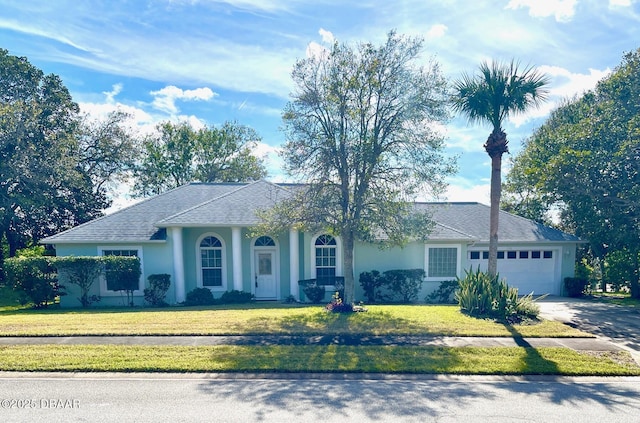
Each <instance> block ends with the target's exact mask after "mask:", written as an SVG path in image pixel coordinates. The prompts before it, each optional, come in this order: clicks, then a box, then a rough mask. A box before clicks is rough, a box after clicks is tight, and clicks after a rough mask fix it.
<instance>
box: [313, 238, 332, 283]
mask: <svg viewBox="0 0 640 423" xmlns="http://www.w3.org/2000/svg"><path fill="white" fill-rule="evenodd" d="M314 244H315V259H316V263H315V265H316V266H315V267H316V278H318V279H321V278H328V277H334V276H336V267H337V260H336V257H337V250H338V248H337V242H336V239H335V238H334V237H333V236H331V235H328V234H323V235H320V236H319V237H318V238H316V241H315V243H314Z"/></svg>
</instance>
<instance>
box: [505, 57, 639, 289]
mask: <svg viewBox="0 0 640 423" xmlns="http://www.w3.org/2000/svg"><path fill="white" fill-rule="evenodd" d="M505 192H506V195H505V201H504V202H503V208H505V209H507V210H509V211H512V212H515V213H517V214H520V215H523V216H525V217H528V218H531V219H534V220H537V221H541V222H545V223H548V222H550V220H551V219H550V212H552V211H553V212H555V213H556V214H557V215H558V216H559V222H560V228H561V229H564V230H565V231H567V232H570V233H573V234H576V235H578V236H580V237H583V238H584V239H585V240H587V241H588V242H589V243H588V246H589V248H588V251H586V253H585V256H584V260H583V264H584V265H585V267H586V268H587V269H588V270H590V272H584V271H581V272H580V273H582V274H585V273H586V274H589V273H590V274H591V277H593V278H596V279H597V280H598V282H600V283H601V284H602V287H603V288H604V289H606V288H607V285H611V286H612V287H613V288H619V287H626V288H628V289H630V291H631V294H632V296H633V297H635V298H640V283H639V279H640V50H636V51H634V52H630V53H628V54H626V55H625V56H624V58H623V61H622V63H621V64H620V65H619V66H618V67H616V68H615V69H614V71H613V72H612V73H611V74H610V75H609V76H608V77H606V78H604V79H603V80H601V81H600V82H599V83H598V84H597V86H596V88H595V89H593V90H591V91H589V92H587V93H585V94H584V95H583V96H581V97H576V98H573V99H568V100H566V101H565V102H564V103H563V104H562V105H560V107H558V108H557V109H556V110H554V111H553V112H552V113H551V115H550V117H549V118H548V119H547V121H546V122H545V123H544V124H543V125H542V126H541V127H540V128H538V129H537V130H536V131H535V132H534V133H533V135H531V137H529V138H528V139H527V140H526V142H525V144H524V149H523V150H522V152H521V153H520V154H518V156H517V157H515V159H514V160H513V167H512V170H511V171H510V173H509V175H508V177H507V180H506V184H505ZM582 270H584V269H582Z"/></svg>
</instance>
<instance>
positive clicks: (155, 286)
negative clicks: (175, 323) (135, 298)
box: [144, 273, 171, 307]
mask: <svg viewBox="0 0 640 423" xmlns="http://www.w3.org/2000/svg"><path fill="white" fill-rule="evenodd" d="M147 280H148V281H149V288H145V289H144V300H145V301H146V302H148V303H149V304H150V305H151V306H153V307H166V306H167V305H168V304H167V302H166V301H165V300H164V298H165V296H166V295H167V291H168V290H169V286H170V285H171V275H168V274H166V273H162V274H158V275H149V277H148V278H147Z"/></svg>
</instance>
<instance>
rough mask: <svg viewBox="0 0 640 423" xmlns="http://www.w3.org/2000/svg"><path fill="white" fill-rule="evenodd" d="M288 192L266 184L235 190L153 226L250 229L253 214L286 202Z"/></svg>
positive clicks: (255, 222) (257, 183)
mask: <svg viewBox="0 0 640 423" xmlns="http://www.w3.org/2000/svg"><path fill="white" fill-rule="evenodd" d="M290 196H291V192H290V191H288V190H286V189H284V188H282V187H280V186H278V185H275V184H272V183H270V182H267V181H257V182H253V183H251V184H249V185H246V186H242V187H239V188H238V189H236V190H235V191H231V192H228V193H225V194H224V195H221V196H220V197H217V198H212V199H211V200H209V201H207V202H205V203H202V204H199V205H197V206H195V207H192V208H190V209H186V210H184V211H182V212H180V213H177V214H174V215H173V216H169V217H167V218H165V219H162V220H160V221H159V222H157V223H156V225H157V226H159V227H170V226H182V227H186V226H251V225H256V224H258V223H260V220H259V219H258V218H257V217H256V211H258V210H263V209H268V208H270V207H272V206H273V205H274V204H276V203H277V202H278V201H280V200H283V199H285V198H289V197H290Z"/></svg>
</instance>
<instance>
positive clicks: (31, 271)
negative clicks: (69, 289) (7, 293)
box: [4, 256, 64, 308]
mask: <svg viewBox="0 0 640 423" xmlns="http://www.w3.org/2000/svg"><path fill="white" fill-rule="evenodd" d="M54 263H55V257H48V256H42V257H13V258H9V259H6V260H5V262H4V270H5V272H6V277H7V281H8V285H9V286H11V287H12V288H13V290H14V291H16V292H17V293H18V296H19V298H20V303H21V304H22V305H25V304H28V303H33V306H34V307H35V308H41V307H46V306H47V305H48V304H49V303H50V302H53V301H55V299H56V297H58V296H60V295H64V292H63V291H64V287H61V286H60V285H59V284H58V271H57V269H56V267H55V264H54Z"/></svg>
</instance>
